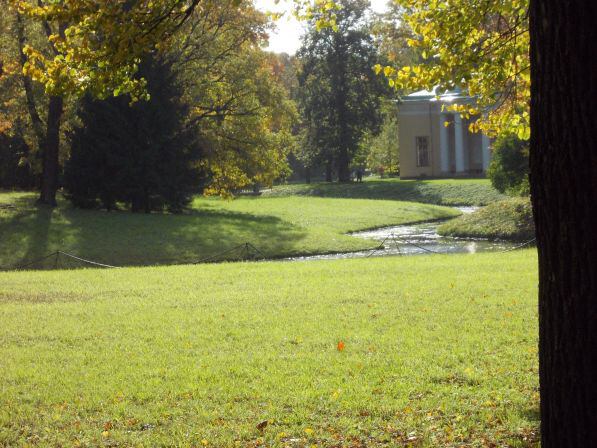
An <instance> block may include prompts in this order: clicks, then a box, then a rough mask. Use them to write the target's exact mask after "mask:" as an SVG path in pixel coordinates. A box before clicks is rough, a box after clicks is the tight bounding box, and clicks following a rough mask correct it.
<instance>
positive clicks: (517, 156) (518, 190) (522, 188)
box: [487, 135, 529, 196]
mask: <svg viewBox="0 0 597 448" xmlns="http://www.w3.org/2000/svg"><path fill="white" fill-rule="evenodd" d="M487 174H488V177H489V179H490V180H491V184H492V185H493V187H494V188H495V189H496V190H498V191H499V192H501V193H506V194H509V195H511V196H528V194H529V179H528V175H529V147H528V142H527V141H524V140H520V139H519V138H518V137H516V136H515V135H505V136H502V137H499V138H498V139H497V140H496V141H495V143H494V145H493V156H492V159H491V163H490V165H489V170H488V172H487Z"/></svg>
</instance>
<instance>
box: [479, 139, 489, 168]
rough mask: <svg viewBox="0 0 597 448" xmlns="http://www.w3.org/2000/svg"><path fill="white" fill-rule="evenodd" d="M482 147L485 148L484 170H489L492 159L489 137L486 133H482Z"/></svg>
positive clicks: (483, 155)
mask: <svg viewBox="0 0 597 448" xmlns="http://www.w3.org/2000/svg"><path fill="white" fill-rule="evenodd" d="M481 148H482V150H483V154H482V157H483V171H485V172H487V169H488V168H489V162H490V161H491V150H490V149H489V137H487V136H486V135H485V134H481Z"/></svg>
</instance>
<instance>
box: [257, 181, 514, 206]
mask: <svg viewBox="0 0 597 448" xmlns="http://www.w3.org/2000/svg"><path fill="white" fill-rule="evenodd" d="M263 194H264V195H265V196H268V197H284V196H290V195H295V196H312V197H329V198H366V199H382V200H383V199H386V200H387V199H392V200H398V201H414V202H421V203H426V204H439V205H487V204H491V203H493V202H495V201H499V200H502V199H506V198H507V196H504V195H503V194H501V193H500V192H498V191H497V190H495V189H494V188H493V187H492V186H491V182H490V181H489V179H429V180H402V179H397V178H389V179H379V178H376V177H366V178H365V182H360V183H357V182H352V183H337V182H335V183H328V182H314V183H311V184H290V185H280V186H276V187H274V188H273V189H271V190H265V191H264V192H263Z"/></svg>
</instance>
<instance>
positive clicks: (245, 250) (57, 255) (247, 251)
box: [0, 234, 536, 271]
mask: <svg viewBox="0 0 597 448" xmlns="http://www.w3.org/2000/svg"><path fill="white" fill-rule="evenodd" d="M389 241H391V242H393V243H394V244H395V247H396V249H397V253H393V254H392V255H398V256H401V255H406V254H404V253H403V252H401V250H400V247H401V245H408V246H412V247H415V248H417V249H419V250H421V251H423V252H425V253H430V254H443V255H445V254H446V252H439V251H435V250H432V249H429V248H427V247H425V246H423V245H421V244H417V243H416V242H414V241H412V240H408V239H406V238H405V237H404V236H401V235H395V234H390V235H388V236H387V237H386V238H385V239H384V240H383V241H382V242H381V243H380V244H379V246H376V247H375V248H372V249H370V250H369V254H368V255H367V256H366V257H365V258H369V257H374V256H376V255H379V254H380V252H382V251H385V250H386V243H387V242H389ZM535 242H536V239H535V238H533V239H530V240H528V241H525V242H523V243H521V244H519V245H517V246H514V247H510V248H508V249H503V250H496V251H492V253H504V252H512V251H514V250H518V249H522V248H524V247H527V246H530V245H532V244H534V243H535ZM360 252H361V253H362V252H363V251H360ZM339 253H340V252H339ZM314 257H317V255H314ZM307 258H308V257H307ZM274 259H276V258H274V257H268V256H267V255H266V254H265V253H264V252H263V251H262V250H260V249H258V248H257V247H256V246H255V245H254V244H252V243H250V242H245V243H242V244H238V245H236V246H233V247H231V248H229V249H226V250H223V251H222V252H219V253H217V254H214V255H210V256H207V257H204V258H201V259H199V260H196V261H190V262H181V263H170V265H174V264H203V263H221V262H232V261H267V260H274ZM302 259H303V260H304V259H305V257H303V258H302ZM81 266H91V267H97V268H107V269H119V268H121V267H123V266H116V265H112V264H107V263H101V262H98V261H95V260H90V259H87V258H84V257H81V256H78V255H74V254H72V253H69V252H65V251H62V250H57V251H54V252H52V253H49V254H47V255H45V256H42V257H39V258H36V259H34V260H29V261H27V262H25V263H20V264H17V265H14V266H3V267H0V270H1V271H20V270H56V269H74V268H80V267H81Z"/></svg>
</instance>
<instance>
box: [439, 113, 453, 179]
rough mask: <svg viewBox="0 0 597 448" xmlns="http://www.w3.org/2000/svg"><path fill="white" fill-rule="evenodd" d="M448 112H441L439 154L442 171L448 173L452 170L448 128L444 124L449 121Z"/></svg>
mask: <svg viewBox="0 0 597 448" xmlns="http://www.w3.org/2000/svg"><path fill="white" fill-rule="evenodd" d="M447 118H448V116H447V115H446V114H439V154H440V167H441V173H442V174H447V173H449V172H450V153H449V149H448V148H449V145H448V143H449V142H448V139H449V137H448V128H447V127H446V125H445V124H444V123H445V122H446V121H447Z"/></svg>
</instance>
